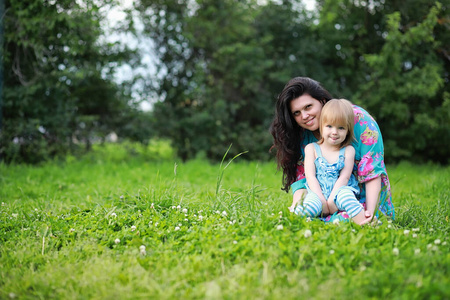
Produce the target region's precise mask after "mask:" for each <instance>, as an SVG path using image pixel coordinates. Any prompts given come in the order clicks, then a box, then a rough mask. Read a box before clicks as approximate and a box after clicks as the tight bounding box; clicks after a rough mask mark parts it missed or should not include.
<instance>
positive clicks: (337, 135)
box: [322, 123, 348, 147]
mask: <svg viewBox="0 0 450 300" xmlns="http://www.w3.org/2000/svg"><path fill="white" fill-rule="evenodd" d="M347 134H348V128H347V127H345V126H343V125H338V124H330V123H325V124H323V127H322V138H323V142H324V143H326V144H328V145H330V146H336V147H339V146H340V145H341V144H342V142H343V141H344V140H345V138H346V137H347Z"/></svg>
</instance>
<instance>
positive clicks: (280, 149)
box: [270, 77, 331, 192]
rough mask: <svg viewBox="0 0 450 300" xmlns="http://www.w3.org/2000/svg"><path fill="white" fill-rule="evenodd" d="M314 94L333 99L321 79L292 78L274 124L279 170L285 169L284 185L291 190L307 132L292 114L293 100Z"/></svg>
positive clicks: (323, 99)
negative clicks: (320, 81)
mask: <svg viewBox="0 0 450 300" xmlns="http://www.w3.org/2000/svg"><path fill="white" fill-rule="evenodd" d="M305 94H307V95H310V96H311V97H313V98H314V99H317V100H319V101H320V102H321V103H322V104H325V103H326V102H327V101H328V100H330V99H331V95H330V93H329V92H328V91H327V90H326V89H324V88H323V87H322V86H321V85H320V83H319V82H317V81H315V80H313V79H311V78H308V77H295V78H292V79H291V80H289V82H288V83H287V84H286V86H285V87H284V89H283V90H282V91H281V93H280V94H279V95H278V98H277V104H276V110H275V117H274V119H273V121H272V124H271V125H270V133H271V134H272V136H273V146H272V148H271V149H273V148H275V149H276V151H277V154H276V159H277V165H278V170H280V169H282V170H283V188H282V190H284V191H286V192H288V191H289V188H290V185H291V184H292V183H293V182H294V181H295V180H296V173H297V163H298V161H299V160H300V159H301V149H300V146H301V141H302V139H303V131H304V129H303V128H301V127H300V126H299V125H298V124H297V123H296V122H295V119H294V118H293V116H292V113H291V108H290V104H291V101H292V100H294V99H297V98H298V97H300V96H302V95H305Z"/></svg>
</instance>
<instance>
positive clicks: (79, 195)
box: [0, 156, 450, 299]
mask: <svg viewBox="0 0 450 300" xmlns="http://www.w3.org/2000/svg"><path fill="white" fill-rule="evenodd" d="M388 172H389V176H390V179H391V185H392V190H393V199H394V204H395V206H396V219H395V220H394V221H393V222H392V221H389V220H387V219H385V218H381V221H382V224H381V225H379V226H365V227H362V228H361V227H358V226H357V225H355V224H352V223H340V224H324V223H322V222H321V221H315V220H313V221H311V222H307V220H306V219H304V218H299V217H297V216H295V215H292V214H290V213H289V211H288V210H287V207H288V206H289V205H290V201H291V197H290V195H288V194H286V193H284V192H282V191H281V190H280V186H281V174H280V173H276V168H275V165H274V164H273V163H256V162H253V163H248V162H244V161H243V160H241V158H237V159H236V160H234V161H233V162H232V163H231V164H230V165H228V167H227V168H226V169H225V164H224V165H222V166H220V165H219V164H214V165H212V164H209V163H207V162H206V161H203V160H195V161H190V162H187V163H181V162H179V161H176V160H171V159H166V160H164V161H159V162H158V161H155V160H144V159H134V158H127V159H121V157H118V158H117V159H107V158H105V157H102V156H92V157H90V158H89V157H88V158H85V159H83V160H80V161H77V160H73V159H68V161H67V162H65V163H47V164H45V165H42V166H34V167H33V166H20V165H16V166H6V165H0V198H1V200H0V201H1V207H0V298H1V299H10V298H11V299H14V298H16V299H449V298H450V280H449V275H450V274H449V267H450V252H449V243H450V241H449V237H448V233H449V228H450V225H449V217H450V216H449V211H450V210H449V208H450V205H449V202H450V201H449V194H450V193H449V190H450V168H449V167H439V166H436V165H420V166H416V165H413V164H409V163H402V164H399V165H397V166H388Z"/></svg>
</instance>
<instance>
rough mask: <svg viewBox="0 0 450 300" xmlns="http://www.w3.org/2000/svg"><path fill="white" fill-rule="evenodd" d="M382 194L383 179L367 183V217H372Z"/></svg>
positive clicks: (379, 178) (375, 179) (378, 178)
mask: <svg viewBox="0 0 450 300" xmlns="http://www.w3.org/2000/svg"><path fill="white" fill-rule="evenodd" d="M380 192H381V177H377V178H374V179H372V180H370V181H367V182H366V217H372V216H373V215H374V213H375V209H376V208H377V204H378V199H379V198H380Z"/></svg>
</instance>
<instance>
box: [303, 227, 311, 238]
mask: <svg viewBox="0 0 450 300" xmlns="http://www.w3.org/2000/svg"><path fill="white" fill-rule="evenodd" d="M303 235H304V236H305V238H309V237H310V236H311V235H312V232H311V230H309V229H306V230H305V233H304V234H303Z"/></svg>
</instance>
